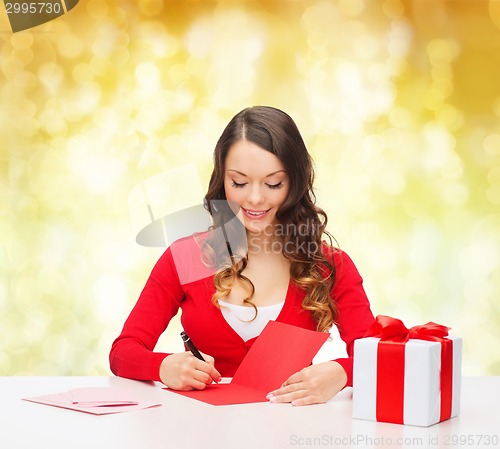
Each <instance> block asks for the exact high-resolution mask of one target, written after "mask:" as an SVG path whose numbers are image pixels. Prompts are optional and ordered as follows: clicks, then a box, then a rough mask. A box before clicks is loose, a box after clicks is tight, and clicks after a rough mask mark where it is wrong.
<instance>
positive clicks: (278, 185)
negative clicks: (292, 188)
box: [266, 182, 283, 189]
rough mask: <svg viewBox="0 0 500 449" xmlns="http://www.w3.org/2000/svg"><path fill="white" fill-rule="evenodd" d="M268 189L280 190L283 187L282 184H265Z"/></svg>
mask: <svg viewBox="0 0 500 449" xmlns="http://www.w3.org/2000/svg"><path fill="white" fill-rule="evenodd" d="M266 185H267V187H269V188H270V189H281V188H282V187H283V182H278V184H266Z"/></svg>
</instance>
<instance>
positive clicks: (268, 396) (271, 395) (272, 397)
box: [266, 393, 276, 402]
mask: <svg viewBox="0 0 500 449" xmlns="http://www.w3.org/2000/svg"><path fill="white" fill-rule="evenodd" d="M266 398H267V399H268V400H269V402H276V396H274V394H272V393H269V394H268V395H267V396H266Z"/></svg>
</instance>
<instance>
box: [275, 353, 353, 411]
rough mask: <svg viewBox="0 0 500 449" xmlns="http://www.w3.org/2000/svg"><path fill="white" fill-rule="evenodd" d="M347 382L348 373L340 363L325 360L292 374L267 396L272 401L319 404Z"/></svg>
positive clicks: (333, 394)
mask: <svg viewBox="0 0 500 449" xmlns="http://www.w3.org/2000/svg"><path fill="white" fill-rule="evenodd" d="M346 383H347V374H346V372H345V370H344V368H342V366H341V365H340V364H339V363H337V362H334V361H330V362H323V363H318V364H317V365H310V366H308V367H306V368H304V369H302V370H300V371H299V372H298V373H295V374H293V375H291V376H290V377H289V378H288V380H287V381H286V382H285V383H284V384H283V385H282V386H281V387H280V388H278V389H277V390H274V391H271V392H270V393H269V394H268V395H267V396H266V397H267V399H268V400H269V401H270V402H291V403H292V405H309V404H318V403H322V402H326V401H328V400H329V399H331V398H333V396H335V395H336V394H337V393H338V392H339V391H340V390H342V388H344V386H345V384H346Z"/></svg>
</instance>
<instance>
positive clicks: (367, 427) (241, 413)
mask: <svg viewBox="0 0 500 449" xmlns="http://www.w3.org/2000/svg"><path fill="white" fill-rule="evenodd" d="M87 386H114V387H124V388H128V389H133V390H134V391H135V392H136V393H137V394H138V395H139V397H140V398H143V399H145V400H146V399H151V400H153V401H159V402H161V403H162V405H161V406H160V407H156V408H151V409H145V410H138V411H130V412H126V413H119V414H113V415H105V416H94V415H89V414H86V413H81V412H76V411H72V410H65V409H62V408H56V407H50V406H46V405H41V404H35V403H31V402H26V401H22V400H21V398H22V397H33V396H40V395H44V394H51V393H59V392H64V391H67V390H69V389H72V388H78V387H87ZM351 395H352V390H351V389H350V388H347V389H345V390H344V391H342V392H341V393H340V394H339V395H337V396H336V397H335V398H333V399H332V400H331V401H329V402H328V403H327V404H318V405H313V406H307V407H293V406H292V405H290V404H270V403H259V404H244V405H231V406H223V407H220V406H219V407H216V406H211V405H208V404H205V403H202V402H199V401H195V400H191V399H189V398H186V397H183V396H180V395H177V394H175V393H172V392H170V391H166V390H163V389H162V386H161V385H160V384H157V383H153V382H138V381H132V380H127V379H121V378H116V377H0V404H1V405H0V448H2V449H38V448H42V449H45V448H47V449H63V448H64V449H80V448H82V449H83V448H85V449H101V448H102V449H104V448H106V449H108V448H109V449H128V448H130V449H132V448H133V449H156V448H161V449H168V448H174V449H183V448H189V449H191V448H203V449H205V448H206V449H210V448H214V449H215V448H217V449H225V448H228V449H240V448H242V449H245V448H252V449H264V448H272V449H281V448H286V449H288V448H303V449H306V448H307V449H308V448H336V447H353V448H372V447H373V448H375V447H377V448H383V449H391V448H412V449H415V448H431V449H434V448H441V447H442V448H453V447H457V448H462V449H465V448H471V449H476V448H479V449H480V448H494V447H499V446H500V443H498V440H494V439H492V438H497V439H498V438H500V426H499V425H498V424H499V423H500V377H465V378H463V380H462V406H461V414H460V416H459V417H457V418H453V419H451V420H448V421H445V422H442V423H440V424H436V425H434V426H431V427H428V428H420V427H412V426H402V425H397V424H388V423H376V422H371V421H361V420H356V419H352V418H351V407H352V399H351ZM456 438H462V444H460V440H459V441H455V439H456ZM467 438H468V440H467ZM488 438H490V440H487V439H488ZM487 441H489V444H487ZM454 442H456V443H457V444H453V443H454ZM495 442H496V443H497V444H496V445H495V444H493V443H495Z"/></svg>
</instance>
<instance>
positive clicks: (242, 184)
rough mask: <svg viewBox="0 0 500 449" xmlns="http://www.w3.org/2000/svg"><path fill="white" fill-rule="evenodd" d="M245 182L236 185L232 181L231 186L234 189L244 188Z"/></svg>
mask: <svg viewBox="0 0 500 449" xmlns="http://www.w3.org/2000/svg"><path fill="white" fill-rule="evenodd" d="M246 184H247V183H246V182H242V183H238V182H236V181H234V180H233V183H232V184H231V185H232V186H233V187H236V188H240V187H244V186H246Z"/></svg>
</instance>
